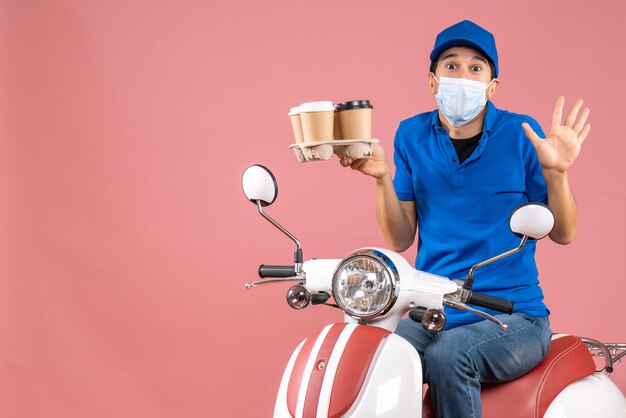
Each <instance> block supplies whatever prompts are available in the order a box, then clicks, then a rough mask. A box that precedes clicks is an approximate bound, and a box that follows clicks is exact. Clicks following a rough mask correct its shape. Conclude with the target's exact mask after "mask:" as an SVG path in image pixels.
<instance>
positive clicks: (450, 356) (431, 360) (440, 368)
mask: <svg viewBox="0 0 626 418" xmlns="http://www.w3.org/2000/svg"><path fill="white" fill-rule="evenodd" d="M424 362H425V363H426V367H427V369H428V370H431V371H437V374H442V373H443V374H454V370H456V369H458V368H459V366H461V365H463V364H467V363H468V362H471V359H470V357H469V355H468V353H467V352H465V351H464V350H460V349H459V348H458V347H455V346H452V347H448V346H445V345H443V344H430V345H429V346H428V347H426V351H425V352H424Z"/></svg>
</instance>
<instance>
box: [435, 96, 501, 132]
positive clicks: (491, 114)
mask: <svg viewBox="0 0 626 418" xmlns="http://www.w3.org/2000/svg"><path fill="white" fill-rule="evenodd" d="M496 116H497V109H496V107H495V106H494V104H493V103H491V100H487V110H486V111H485V120H484V121H483V132H486V133H488V134H491V128H492V127H493V124H494V122H495V121H496ZM430 123H431V125H432V127H433V129H435V130H436V129H437V128H441V129H443V127H442V126H441V122H439V110H434V111H433V112H432V114H431V115H430Z"/></svg>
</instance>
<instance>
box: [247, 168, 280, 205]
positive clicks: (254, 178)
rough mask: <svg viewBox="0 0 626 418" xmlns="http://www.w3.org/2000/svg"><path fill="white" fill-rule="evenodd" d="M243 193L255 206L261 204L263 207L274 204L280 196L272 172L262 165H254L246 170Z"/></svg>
mask: <svg viewBox="0 0 626 418" xmlns="http://www.w3.org/2000/svg"><path fill="white" fill-rule="evenodd" d="M241 185H242V187H243V192H244V194H245V195H246V197H247V198H248V200H249V201H251V202H252V203H254V204H255V205H256V204H257V201H258V202H261V206H268V205H271V204H272V203H274V200H276V196H278V184H277V183H276V178H275V177H274V175H273V174H272V172H271V171H270V170H269V169H267V168H266V167H263V166H262V165H260V164H254V165H251V166H250V167H248V168H246V171H244V172H243V176H242V177H241Z"/></svg>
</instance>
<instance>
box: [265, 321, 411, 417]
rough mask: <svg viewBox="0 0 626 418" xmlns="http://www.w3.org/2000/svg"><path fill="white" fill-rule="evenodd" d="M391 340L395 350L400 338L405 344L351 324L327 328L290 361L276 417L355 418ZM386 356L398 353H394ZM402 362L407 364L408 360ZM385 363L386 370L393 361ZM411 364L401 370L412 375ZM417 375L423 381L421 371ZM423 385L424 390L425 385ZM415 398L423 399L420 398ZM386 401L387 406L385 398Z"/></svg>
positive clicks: (381, 331)
mask: <svg viewBox="0 0 626 418" xmlns="http://www.w3.org/2000/svg"><path fill="white" fill-rule="evenodd" d="M389 337H392V339H393V340H394V343H392V344H391V346H393V347H395V346H396V345H397V344H396V339H400V340H402V339H401V338H400V337H398V336H396V335H393V334H390V332H389V331H388V330H385V329H383V328H379V327H371V326H362V325H355V324H346V323H339V324H332V325H328V326H326V327H324V328H323V329H322V330H320V331H317V332H314V333H313V334H311V336H310V337H309V338H307V339H306V340H305V341H303V342H302V343H301V344H300V346H299V347H298V348H297V349H296V351H297V352H294V354H292V356H291V359H290V361H289V364H288V366H287V369H286V370H285V373H284V375H283V378H282V381H281V387H280V389H279V393H278V397H277V399H276V407H275V409H274V417H281V418H283V417H293V418H322V417H324V418H326V417H334V418H338V417H341V416H350V415H351V413H350V412H349V411H350V410H351V409H354V407H355V404H356V403H358V402H359V401H358V399H359V398H361V395H362V393H363V390H364V388H365V387H366V385H368V382H369V381H371V378H370V375H371V369H372V367H374V364H375V363H376V362H377V361H378V360H377V359H378V358H379V357H380V353H381V347H382V346H384V345H385V341H387V340H388V339H389ZM402 341H403V342H404V343H405V344H406V345H408V347H409V348H410V349H411V350H412V352H413V353H412V354H413V356H414V357H415V358H417V363H418V366H419V357H417V353H416V352H415V350H414V349H413V348H412V347H411V346H410V344H408V343H407V342H406V341H404V340H402ZM393 347H392V348H393ZM404 348H405V349H406V346H405V347H404ZM386 353H388V355H397V354H398V352H397V350H393V349H389V350H387V351H386ZM403 354H406V353H403ZM403 358H404V359H405V360H406V355H405V356H403ZM383 363H384V364H386V366H385V367H387V366H388V365H389V361H383ZM410 363H411V361H409V365H408V366H407V363H404V364H402V366H401V367H402V369H404V370H406V369H410V370H413V368H412V367H411V366H410ZM418 372H419V373H420V377H421V367H420V368H419V369H418ZM418 386H420V388H421V380H420V384H419V385H418ZM414 398H415V399H420V397H419V394H417V395H416V396H414ZM381 399H382V400H383V401H386V397H385V398H384V399H383V398H381ZM381 399H379V400H381ZM380 410H381V409H380V408H379V409H378V411H379V412H380ZM360 416H376V415H371V414H370V415H368V414H366V415H360Z"/></svg>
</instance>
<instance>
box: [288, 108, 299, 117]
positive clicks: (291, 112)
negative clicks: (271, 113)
mask: <svg viewBox="0 0 626 418" xmlns="http://www.w3.org/2000/svg"><path fill="white" fill-rule="evenodd" d="M299 114H300V106H296V107H292V108H291V109H289V116H293V115H299Z"/></svg>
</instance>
